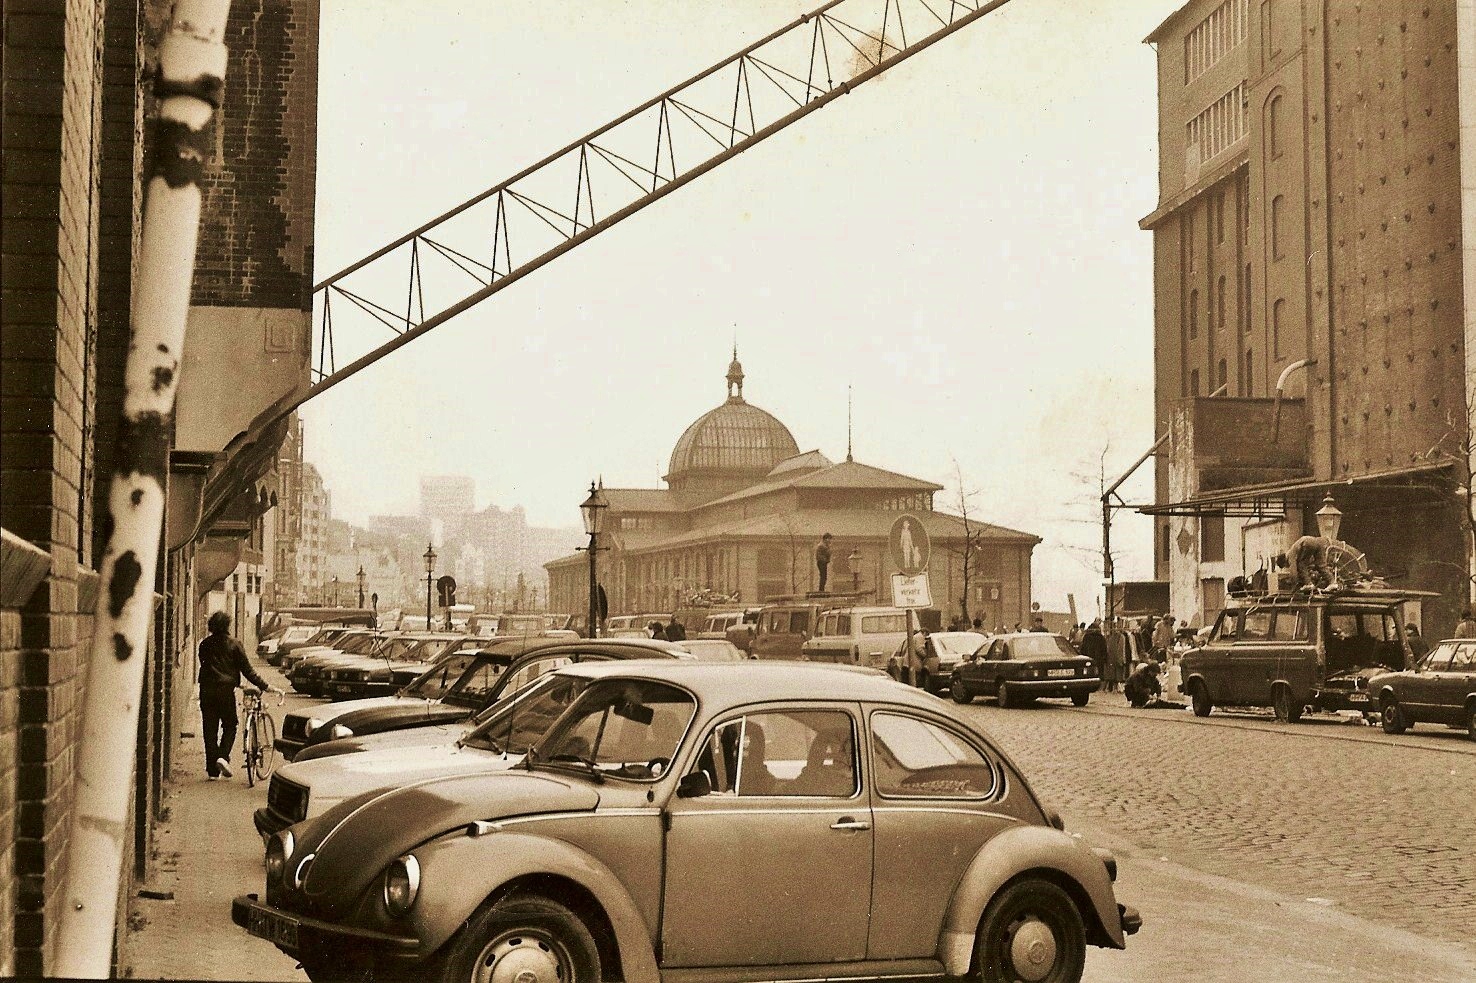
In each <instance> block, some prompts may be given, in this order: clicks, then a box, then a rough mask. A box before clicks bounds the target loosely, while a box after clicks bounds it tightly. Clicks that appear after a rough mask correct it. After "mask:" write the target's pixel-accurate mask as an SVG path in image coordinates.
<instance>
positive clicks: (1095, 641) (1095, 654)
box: [1080, 621, 1107, 679]
mask: <svg viewBox="0 0 1476 983" xmlns="http://www.w3.org/2000/svg"><path fill="white" fill-rule="evenodd" d="M1080 651H1081V654H1082V655H1084V656H1086V657H1087V658H1088V659H1091V660H1092V666H1093V668H1094V669H1095V670H1096V672H1097V678H1098V679H1102V678H1104V676H1105V675H1106V668H1107V636H1105V635H1103V634H1102V622H1100V621H1093V622H1092V623H1091V626H1090V627H1088V628H1087V630H1086V633H1085V634H1083V635H1082V636H1081V649H1080Z"/></svg>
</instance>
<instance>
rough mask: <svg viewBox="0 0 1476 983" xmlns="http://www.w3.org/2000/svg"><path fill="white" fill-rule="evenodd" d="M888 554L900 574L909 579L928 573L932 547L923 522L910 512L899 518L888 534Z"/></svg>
mask: <svg viewBox="0 0 1476 983" xmlns="http://www.w3.org/2000/svg"><path fill="white" fill-rule="evenodd" d="M887 552H888V554H889V555H890V556H891V558H892V566H893V567H895V568H896V569H897V571H898V572H900V573H903V574H906V575H907V576H909V577H916V576H917V575H918V574H920V573H924V572H926V570H927V569H928V559H929V557H930V556H931V555H932V545H931V544H930V543H929V542H928V531H927V529H925V528H923V524H922V520H921V519H919V518H918V517H917V516H915V515H913V514H912V513H910V512H906V513H903V514H902V515H899V516H897V519H896V521H895V522H893V523H892V531H891V532H890V533H888V534H887Z"/></svg>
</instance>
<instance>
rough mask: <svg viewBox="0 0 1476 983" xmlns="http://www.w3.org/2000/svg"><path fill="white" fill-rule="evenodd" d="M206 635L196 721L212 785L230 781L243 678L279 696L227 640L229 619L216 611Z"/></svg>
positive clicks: (232, 641) (234, 643)
mask: <svg viewBox="0 0 1476 983" xmlns="http://www.w3.org/2000/svg"><path fill="white" fill-rule="evenodd" d="M208 624H209V626H210V634H209V635H207V636H206V637H205V640H204V641H202V642H201V643H200V653H199V656H200V719H201V721H202V722H203V723H204V725H205V773H206V774H207V775H209V776H210V780H211V781H214V780H215V779H217V778H220V777H221V776H222V775H223V776H225V777H226V778H230V777H231V776H232V775H233V774H234V772H232V771H231V761H230V759H231V747H232V746H233V745H234V744H235V743H236V726H237V723H238V721H237V718H236V687H238V686H240V685H241V677H242V676H245V677H246V678H247V679H249V680H250V681H251V682H252V683H253V684H255V685H256V686H257V687H259V688H260V689H262V690H263V691H270V692H272V693H279V694H280V693H281V692H282V691H281V690H279V689H277V687H275V686H273V685H271V684H270V683H268V682H267V681H266V680H265V679H262V678H261V676H260V675H258V674H257V672H256V670H255V669H252V668H251V663H250V662H248V661H247V660H246V650H245V649H244V648H242V647H241V643H240V642H238V641H236V639H234V638H232V637H231V616H230V615H228V614H226V613H225V612H224V611H217V612H215V613H214V614H212V615H211V616H210V621H209V622H208Z"/></svg>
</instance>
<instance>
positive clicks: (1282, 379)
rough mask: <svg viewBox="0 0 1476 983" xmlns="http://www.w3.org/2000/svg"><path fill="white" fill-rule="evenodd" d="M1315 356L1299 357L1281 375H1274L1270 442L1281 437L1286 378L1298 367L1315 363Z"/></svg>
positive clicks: (1301, 367)
mask: <svg viewBox="0 0 1476 983" xmlns="http://www.w3.org/2000/svg"><path fill="white" fill-rule="evenodd" d="M1316 364H1317V359H1315V358H1299V359H1297V360H1296V361H1295V362H1293V363H1291V364H1290V365H1288V366H1287V367H1286V368H1284V369H1282V370H1281V375H1279V376H1277V377H1276V403H1275V405H1274V407H1273V409H1272V412H1271V443H1273V444H1274V443H1277V442H1278V441H1279V440H1280V439H1281V393H1282V390H1284V389H1286V380H1287V379H1289V378H1291V374H1292V373H1293V372H1295V371H1297V370H1298V369H1305V368H1306V367H1307V366H1309V365H1316Z"/></svg>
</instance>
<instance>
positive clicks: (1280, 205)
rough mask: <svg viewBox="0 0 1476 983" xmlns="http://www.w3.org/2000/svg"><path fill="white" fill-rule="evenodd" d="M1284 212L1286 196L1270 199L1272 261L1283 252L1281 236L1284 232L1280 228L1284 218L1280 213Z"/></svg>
mask: <svg viewBox="0 0 1476 983" xmlns="http://www.w3.org/2000/svg"><path fill="white" fill-rule="evenodd" d="M1284 211H1286V196H1285V195H1277V196H1276V197H1275V198H1272V199H1271V258H1272V259H1280V258H1281V257H1282V254H1283V251H1284V243H1283V242H1282V235H1283V233H1284V232H1285V230H1284V229H1283V228H1282V223H1283V222H1284V221H1285V216H1284V215H1283V214H1282V212H1284Z"/></svg>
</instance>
